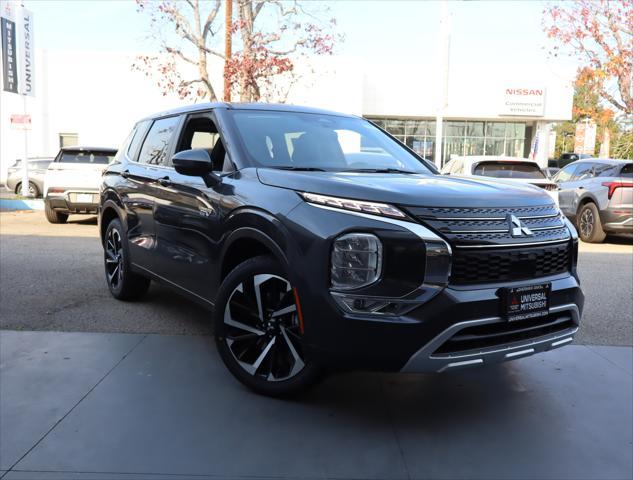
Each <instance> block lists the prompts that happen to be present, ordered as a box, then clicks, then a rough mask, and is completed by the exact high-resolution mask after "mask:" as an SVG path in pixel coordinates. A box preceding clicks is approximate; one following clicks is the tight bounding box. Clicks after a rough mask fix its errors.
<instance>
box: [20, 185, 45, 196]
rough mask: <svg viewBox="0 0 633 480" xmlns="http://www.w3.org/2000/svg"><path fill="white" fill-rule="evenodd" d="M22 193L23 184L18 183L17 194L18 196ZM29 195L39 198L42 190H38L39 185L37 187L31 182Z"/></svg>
mask: <svg viewBox="0 0 633 480" xmlns="http://www.w3.org/2000/svg"><path fill="white" fill-rule="evenodd" d="M21 193H22V182H20V183H18V184H17V185H16V186H15V194H16V195H20V194H21ZM29 195H30V196H31V197H39V196H40V189H39V188H37V185H35V184H34V183H33V182H29Z"/></svg>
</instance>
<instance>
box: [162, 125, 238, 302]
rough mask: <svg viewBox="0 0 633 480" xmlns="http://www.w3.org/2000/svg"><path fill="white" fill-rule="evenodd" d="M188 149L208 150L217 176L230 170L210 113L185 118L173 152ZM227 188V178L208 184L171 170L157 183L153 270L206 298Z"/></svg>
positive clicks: (210, 293)
mask: <svg viewBox="0 0 633 480" xmlns="http://www.w3.org/2000/svg"><path fill="white" fill-rule="evenodd" d="M192 148H204V149H206V150H207V151H208V152H209V154H210V156H211V158H212V160H213V161H214V170H215V171H216V173H217V174H223V173H224V174H227V173H229V172H230V171H231V168H230V164H227V163H225V158H226V155H225V151H224V147H223V144H222V141H221V139H220V135H219V134H218V130H217V128H216V127H215V122H214V120H213V117H212V114H211V113H205V114H196V115H191V116H189V117H188V118H187V119H186V121H185V123H184V125H183V128H182V130H181V133H180V135H179V140H178V142H177V144H176V148H175V149H174V153H177V152H179V151H183V150H189V149H192ZM226 162H228V158H226ZM230 191H232V190H231V186H230V184H228V183H227V182H226V181H225V182H223V183H221V184H219V185H217V186H215V187H214V188H210V187H207V186H206V185H205V183H204V181H203V180H202V178H200V177H191V176H187V175H181V174H179V173H177V172H176V171H175V169H173V168H169V174H168V176H167V178H164V179H163V180H162V182H161V183H160V185H159V187H158V193H157V197H156V204H155V208H154V219H155V224H156V233H157V241H158V254H159V255H158V262H159V265H157V273H158V274H159V275H161V276H162V277H164V278H165V279H167V280H169V281H170V282H172V283H175V284H176V285H177V286H179V287H180V288H182V289H184V290H186V291H187V292H189V293H191V294H194V295H195V296H197V297H200V298H202V299H204V300H206V301H210V299H211V298H213V297H214V296H215V289H216V285H213V284H212V283H211V282H212V279H213V278H215V277H217V275H214V274H213V273H214V272H215V270H216V269H217V268H219V267H218V264H217V263H218V254H219V246H218V245H219V242H220V239H221V238H220V236H221V232H220V219H221V215H222V212H221V208H222V201H223V199H226V198H227V197H230V195H227V194H228V193H230Z"/></svg>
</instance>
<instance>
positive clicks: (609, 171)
mask: <svg viewBox="0 0 633 480" xmlns="http://www.w3.org/2000/svg"><path fill="white" fill-rule="evenodd" d="M594 167H595V168H594V176H596V177H617V176H618V170H619V168H620V167H619V165H609V164H608V163H597V164H596V165H594Z"/></svg>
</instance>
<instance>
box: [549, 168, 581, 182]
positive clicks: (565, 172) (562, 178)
mask: <svg viewBox="0 0 633 480" xmlns="http://www.w3.org/2000/svg"><path fill="white" fill-rule="evenodd" d="M576 168H578V165H568V166H566V167H565V168H563V169H562V170H561V171H560V172H558V173H557V174H556V175H555V176H554V181H555V182H569V181H570V180H571V177H572V175H573V174H574V172H575V171H576Z"/></svg>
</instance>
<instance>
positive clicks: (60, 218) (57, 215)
mask: <svg viewBox="0 0 633 480" xmlns="http://www.w3.org/2000/svg"><path fill="white" fill-rule="evenodd" d="M44 215H46V220H48V221H49V222H51V223H66V220H68V214H67V213H62V212H58V211H56V210H53V209H52V208H51V205H50V203H48V202H46V201H45V202H44Z"/></svg>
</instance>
